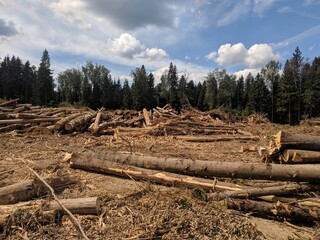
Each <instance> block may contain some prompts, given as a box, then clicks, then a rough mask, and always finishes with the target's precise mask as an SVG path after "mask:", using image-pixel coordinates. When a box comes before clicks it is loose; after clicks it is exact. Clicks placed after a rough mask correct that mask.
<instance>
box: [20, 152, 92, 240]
mask: <svg viewBox="0 0 320 240" xmlns="http://www.w3.org/2000/svg"><path fill="white" fill-rule="evenodd" d="M20 161H21V162H23V163H24V164H25V165H26V167H27V168H28V169H29V170H30V171H31V172H32V173H33V174H34V175H36V177H37V178H39V180H40V181H41V182H42V183H43V184H44V185H45V186H46V187H47V188H48V189H49V190H50V192H51V194H52V196H53V198H54V200H56V201H57V203H58V204H59V206H60V207H61V208H62V209H63V210H64V211H65V212H66V213H67V214H68V215H69V216H70V218H71V221H72V223H73V224H74V225H75V226H76V227H77V228H78V230H79V231H80V233H81V234H82V236H83V238H84V239H86V240H89V238H88V237H87V235H86V234H85V232H84V230H83V228H82V227H81V225H80V223H79V222H78V220H77V219H76V218H75V216H74V215H73V214H72V213H71V212H70V211H69V210H68V209H67V208H66V207H65V206H64V205H63V204H62V203H61V201H60V200H59V198H58V197H57V196H56V194H55V193H54V190H53V188H52V187H51V186H50V185H49V184H48V183H47V182H46V181H45V180H44V179H43V178H42V177H41V176H40V175H39V174H38V173H37V172H35V171H34V170H33V169H32V168H30V167H29V166H28V164H27V163H26V162H25V160H24V159H22V158H20Z"/></svg>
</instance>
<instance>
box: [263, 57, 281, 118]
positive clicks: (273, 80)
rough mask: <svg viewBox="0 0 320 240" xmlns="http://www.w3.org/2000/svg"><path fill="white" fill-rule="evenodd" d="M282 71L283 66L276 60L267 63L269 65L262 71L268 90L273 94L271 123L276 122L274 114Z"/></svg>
mask: <svg viewBox="0 0 320 240" xmlns="http://www.w3.org/2000/svg"><path fill="white" fill-rule="evenodd" d="M280 69H281V65H280V63H279V62H276V61H274V60H272V61H270V62H268V63H267V65H266V66H265V67H264V68H262V69H261V75H262V76H263V77H264V79H265V80H266V82H267V86H268V89H269V91H270V94H271V122H274V120H275V119H274V113H275V105H276V103H275V95H276V92H275V90H276V88H277V85H278V81H279V78H280V75H279V72H280Z"/></svg>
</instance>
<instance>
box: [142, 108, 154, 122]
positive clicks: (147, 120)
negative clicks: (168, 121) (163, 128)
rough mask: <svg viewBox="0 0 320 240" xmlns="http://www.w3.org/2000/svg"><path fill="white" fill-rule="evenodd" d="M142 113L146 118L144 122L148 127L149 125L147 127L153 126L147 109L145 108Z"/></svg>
mask: <svg viewBox="0 0 320 240" xmlns="http://www.w3.org/2000/svg"><path fill="white" fill-rule="evenodd" d="M142 112H143V117H144V121H145V122H146V125H147V126H151V125H152V123H151V121H150V117H149V113H148V111H147V109H145V108H144V109H143V110H142Z"/></svg>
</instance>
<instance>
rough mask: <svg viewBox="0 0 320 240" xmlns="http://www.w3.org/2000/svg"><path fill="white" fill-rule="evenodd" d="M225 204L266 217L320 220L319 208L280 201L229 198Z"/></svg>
mask: <svg viewBox="0 0 320 240" xmlns="http://www.w3.org/2000/svg"><path fill="white" fill-rule="evenodd" d="M225 204H226V206H227V207H228V208H230V209H235V210H239V211H245V212H252V213H253V215H255V216H259V217H263V218H266V217H267V216H272V217H280V218H286V219H291V220H292V221H295V222H304V223H308V222H309V223H310V222H313V221H319V217H320V210H319V209H318V208H314V209H311V208H306V207H296V206H291V205H287V204H282V203H280V202H278V203H276V204H273V203H267V202H258V201H253V200H239V199H231V198H228V199H226V200H225Z"/></svg>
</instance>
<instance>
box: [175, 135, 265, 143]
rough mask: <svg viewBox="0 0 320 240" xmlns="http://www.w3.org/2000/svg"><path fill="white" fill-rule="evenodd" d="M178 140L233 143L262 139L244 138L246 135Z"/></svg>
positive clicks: (179, 137) (183, 138) (190, 137)
mask: <svg viewBox="0 0 320 240" xmlns="http://www.w3.org/2000/svg"><path fill="white" fill-rule="evenodd" d="M176 138H177V139H179V140H184V141H187V142H219V141H233V140H243V141H258V140H259V139H260V138H259V137H258V136H244V135H231V136H229V135H225V136H176Z"/></svg>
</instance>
